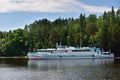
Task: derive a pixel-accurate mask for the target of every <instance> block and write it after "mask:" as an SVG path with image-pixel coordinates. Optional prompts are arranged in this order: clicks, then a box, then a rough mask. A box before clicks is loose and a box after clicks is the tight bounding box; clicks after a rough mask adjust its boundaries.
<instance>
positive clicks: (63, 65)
mask: <svg viewBox="0 0 120 80" xmlns="http://www.w3.org/2000/svg"><path fill="white" fill-rule="evenodd" d="M112 63H114V59H68V60H66V59H65V60H29V61H28V68H30V69H39V70H60V69H68V68H78V67H84V66H102V65H107V64H112Z"/></svg>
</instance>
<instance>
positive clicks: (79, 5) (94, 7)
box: [0, 0, 120, 31]
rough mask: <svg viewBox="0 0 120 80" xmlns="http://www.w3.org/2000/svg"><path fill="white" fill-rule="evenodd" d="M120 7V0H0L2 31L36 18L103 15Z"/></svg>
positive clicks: (18, 26)
mask: <svg viewBox="0 0 120 80" xmlns="http://www.w3.org/2000/svg"><path fill="white" fill-rule="evenodd" d="M112 6H114V9H115V11H116V10H117V9H118V8H119V7H120V0H0V31H9V30H14V29H18V28H22V29H23V28H24V26H25V25H29V24H30V23H33V22H34V21H35V20H39V19H43V18H47V19H48V20H51V21H54V20H55V19H57V18H59V17H61V18H69V17H71V18H72V17H73V18H78V17H79V15H80V13H83V14H85V15H86V16H88V15H89V14H96V15H101V14H102V13H103V12H104V11H110V10H111V7H112Z"/></svg>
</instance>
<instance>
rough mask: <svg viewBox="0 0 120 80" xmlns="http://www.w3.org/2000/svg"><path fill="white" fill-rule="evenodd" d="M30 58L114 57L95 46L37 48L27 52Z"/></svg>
mask: <svg viewBox="0 0 120 80" xmlns="http://www.w3.org/2000/svg"><path fill="white" fill-rule="evenodd" d="M28 58H29V59H30V60H37V59H39V60H48V59H79V58H114V54H113V53H110V52H102V51H101V50H100V48H96V47H80V48H75V47H61V46H57V47H56V48H47V49H38V51H37V52H28Z"/></svg>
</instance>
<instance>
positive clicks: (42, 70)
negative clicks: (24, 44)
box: [0, 59, 120, 80]
mask: <svg viewBox="0 0 120 80" xmlns="http://www.w3.org/2000/svg"><path fill="white" fill-rule="evenodd" d="M0 80H120V60H116V61H114V59H69V60H27V59H0Z"/></svg>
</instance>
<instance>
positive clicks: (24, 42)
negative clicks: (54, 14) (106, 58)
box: [0, 7, 120, 57]
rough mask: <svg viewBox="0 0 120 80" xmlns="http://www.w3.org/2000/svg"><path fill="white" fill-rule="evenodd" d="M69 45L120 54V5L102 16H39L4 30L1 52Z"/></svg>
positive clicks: (16, 53) (18, 53)
mask: <svg viewBox="0 0 120 80" xmlns="http://www.w3.org/2000/svg"><path fill="white" fill-rule="evenodd" d="M56 43H58V44H60V43H61V44H62V45H67V46H75V47H77V46H80V45H81V46H84V47H85V46H96V47H100V48H101V50H103V51H111V52H112V53H114V55H115V56H119V57H120V8H119V9H118V10H117V11H115V10H114V8H113V7H112V8H111V11H108V12H105V11H104V13H103V14H102V15H101V16H97V15H96V14H90V15H88V16H87V17H86V16H85V14H82V13H81V14H80V16H79V17H78V18H76V19H74V18H61V17H60V18H58V19H56V20H54V21H50V20H48V19H46V18H44V19H40V20H36V21H34V22H33V23H31V24H29V25H25V27H24V29H16V30H12V31H11V30H10V31H8V32H3V31H0V56H25V55H26V54H27V53H28V51H37V49H39V48H54V47H55V45H56Z"/></svg>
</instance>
